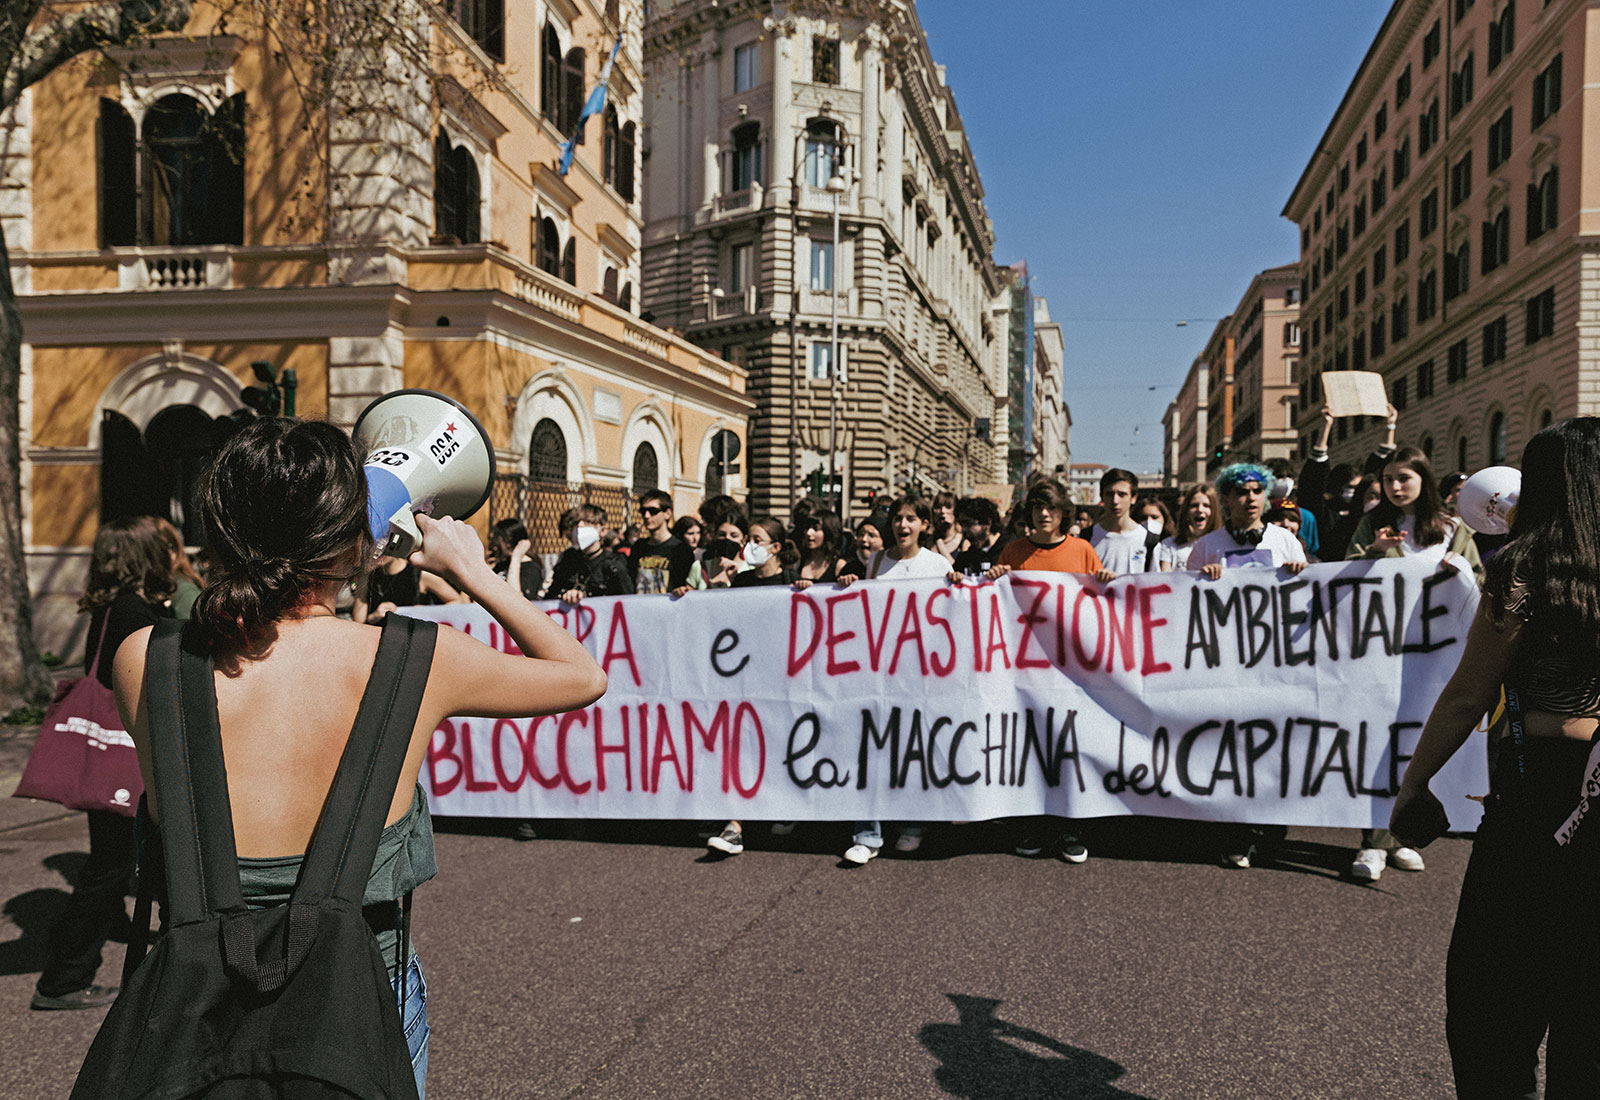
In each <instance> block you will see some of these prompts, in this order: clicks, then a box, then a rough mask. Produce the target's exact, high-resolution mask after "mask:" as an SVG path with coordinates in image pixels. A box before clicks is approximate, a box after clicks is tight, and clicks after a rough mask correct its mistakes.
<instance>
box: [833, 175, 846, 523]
mask: <svg viewBox="0 0 1600 1100" xmlns="http://www.w3.org/2000/svg"><path fill="white" fill-rule="evenodd" d="M848 186H849V184H847V183H846V182H845V178H844V174H843V172H841V171H840V170H839V169H837V168H836V169H835V170H834V173H833V175H831V176H829V177H828V191H829V193H830V194H832V195H833V252H832V253H831V258H830V259H829V261H828V268H829V270H828V284H829V285H828V290H829V291H830V296H831V297H832V299H833V336H832V341H831V344H830V347H829V349H828V488H829V489H830V490H831V491H832V493H833V514H834V515H836V516H843V515H844V502H843V501H842V500H841V499H840V495H841V493H840V486H839V478H838V472H837V469H836V466H837V463H838V458H839V199H840V196H842V195H843V194H844V192H845V188H847V187H848Z"/></svg>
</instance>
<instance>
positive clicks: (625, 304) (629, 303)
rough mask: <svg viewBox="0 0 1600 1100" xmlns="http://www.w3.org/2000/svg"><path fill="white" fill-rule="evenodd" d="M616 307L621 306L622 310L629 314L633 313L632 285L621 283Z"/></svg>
mask: <svg viewBox="0 0 1600 1100" xmlns="http://www.w3.org/2000/svg"><path fill="white" fill-rule="evenodd" d="M617 305H619V306H621V307H622V308H623V309H625V310H627V311H628V312H629V313H632V312H633V284H632V283H623V284H622V293H621V294H619V295H617Z"/></svg>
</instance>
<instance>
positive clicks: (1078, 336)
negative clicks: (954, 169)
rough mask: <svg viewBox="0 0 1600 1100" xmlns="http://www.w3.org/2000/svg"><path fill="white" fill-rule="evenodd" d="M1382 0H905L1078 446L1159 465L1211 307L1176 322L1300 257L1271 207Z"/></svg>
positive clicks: (1373, 26)
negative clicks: (1027, 281) (1020, 280)
mask: <svg viewBox="0 0 1600 1100" xmlns="http://www.w3.org/2000/svg"><path fill="white" fill-rule="evenodd" d="M1389 6H1390V0H1335V2H1331V3H1330V2H1321V3H1308V2H1304V0H1302V2H1299V3H1292V2H1291V3H1285V2H1283V0H1278V2H1275V3H1271V2H1268V0H1224V2H1221V3H1201V2H1196V0H1147V2H1145V3H1138V4H1133V3H1128V2H1127V0H990V2H987V3H980V2H976V0H917V12H918V15H919V16H920V18H921V20H922V24H923V27H924V29H925V30H926V31H927V34H928V42H929V45H930V47H931V49H932V52H933V58H934V60H935V61H936V62H939V63H940V64H943V65H944V66H945V67H946V79H947V82H948V83H949V85H950V87H951V88H952V89H954V91H955V95H956V106H957V108H958V109H959V110H960V112H961V117H962V121H963V123H964V124H965V126H966V129H967V134H968V136H969V140H970V141H971V143H972V148H973V151H974V153H975V154H976V156H977V159H978V171H979V173H980V174H981V176H982V178H983V186H984V190H985V192H986V201H987V203H988V206H989V214H990V217H992V218H993V219H994V224H995V234H996V238H997V239H996V244H995V257H996V259H997V260H999V261H1000V262H1001V263H1011V262H1014V261H1016V260H1021V259H1026V260H1027V262H1028V267H1029V270H1030V271H1031V272H1032V273H1033V276H1034V288H1035V292H1036V293H1039V294H1042V295H1044V296H1045V297H1046V298H1047V299H1048V300H1049V303H1050V312H1051V315H1052V317H1053V319H1055V320H1057V321H1059V322H1061V326H1062V335H1063V337H1064V338H1065V341H1066V371H1065V391H1066V399H1067V403H1068V405H1069V406H1070V407H1071V409H1072V419H1073V426H1072V439H1071V442H1072V460H1073V461H1074V462H1105V463H1107V464H1110V465H1113V466H1128V467H1132V468H1133V469H1135V470H1159V469H1160V467H1161V417H1162V415H1163V413H1164V412H1165V411H1166V408H1167V404H1168V402H1170V401H1171V400H1172V398H1173V396H1174V395H1175V394H1176V393H1177V390H1178V386H1179V384H1180V383H1181V382H1182V381H1183V377H1184V374H1185V372H1186V371H1187V370H1188V367H1189V364H1190V363H1191V362H1192V361H1193V360H1194V358H1195V356H1197V355H1198V354H1199V353H1200V352H1201V350H1202V349H1203V348H1204V346H1205V342H1206V338H1207V337H1208V336H1209V335H1210V333H1211V328H1212V325H1211V323H1210V321H1207V322H1205V323H1199V322H1197V323H1193V324H1190V325H1189V326H1188V327H1186V328H1179V327H1177V325H1176V324H1175V322H1176V321H1177V320H1179V319H1181V318H1209V319H1215V318H1218V317H1221V316H1223V315H1224V314H1225V313H1228V312H1229V311H1231V310H1232V309H1233V307H1234V306H1235V305H1237V304H1238V301H1239V296H1240V295H1241V294H1243V293H1244V291H1245V288H1246V287H1247V286H1248V285H1249V282H1250V279H1251V277H1252V276H1253V275H1254V274H1255V273H1256V272H1258V271H1261V270H1263V269H1265V268H1268V267H1273V266H1276V265H1278V264H1282V263H1288V262H1291V261H1294V260H1296V259H1298V256H1299V242H1298V239H1297V235H1296V231H1295V228H1294V226H1292V225H1291V224H1290V223H1289V222H1288V221H1287V220H1286V219H1284V218H1283V217H1281V216H1280V214H1279V212H1280V211H1281V210H1282V209H1283V206H1284V203H1285V202H1286V201H1287V200H1288V198H1289V192H1290V191H1291V190H1292V189H1293V187H1294V185H1295V182H1296V181H1297V180H1298V179H1299V178H1300V173H1301V171H1302V170H1303V169H1304V168H1305V165H1306V163H1307V161H1308V160H1309V159H1310V156H1311V153H1312V151H1313V150H1314V149H1315V148H1316V147H1317V143H1318V141H1319V140H1320V139H1321V137H1322V133H1323V131H1324V130H1325V129H1326V128H1327V125H1328V122H1329V121H1330V120H1331V119H1332V117H1333V112H1334V110H1335V109H1336V108H1337V107H1338V105H1339V100H1340V99H1341V98H1342V97H1343V96H1344V92H1345V89H1346V88H1347V87H1348V86H1349V83H1350V80H1351V78H1352V77H1354V76H1355V71H1356V67H1357V66H1358V65H1360V63H1361V58H1362V57H1363V56H1364V55H1365V54H1366V51H1367V47H1368V46H1369V45H1370V44H1371V42H1372V39H1373V38H1374V37H1375V36H1376V34H1377V32H1378V28H1379V27H1380V26H1381V25H1382V23H1383V18H1384V16H1385V15H1386V14H1387V13H1388V10H1389ZM1152 386H1154V387H1155V390H1154V391H1152V390H1151V389H1150V388H1149V387H1152ZM1135 429H1137V431H1135Z"/></svg>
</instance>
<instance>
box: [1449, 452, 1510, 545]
mask: <svg viewBox="0 0 1600 1100" xmlns="http://www.w3.org/2000/svg"><path fill="white" fill-rule="evenodd" d="M1521 495H1522V471H1521V470H1518V469H1516V468H1515V467H1512V466H1490V467H1489V468H1488V469H1486V470H1479V471H1478V472H1477V473H1475V474H1473V475H1472V476H1471V477H1469V478H1467V480H1466V481H1464V482H1462V483H1461V494H1460V495H1459V496H1458V497H1456V511H1457V512H1459V513H1461V519H1462V522H1464V523H1465V524H1466V525H1467V526H1468V527H1470V528H1472V529H1473V530H1474V531H1476V532H1478V533H1479V534H1480V535H1504V534H1507V533H1509V532H1510V530H1511V523H1512V521H1513V520H1515V519H1516V518H1517V500H1518V498H1519V497H1520V496H1521Z"/></svg>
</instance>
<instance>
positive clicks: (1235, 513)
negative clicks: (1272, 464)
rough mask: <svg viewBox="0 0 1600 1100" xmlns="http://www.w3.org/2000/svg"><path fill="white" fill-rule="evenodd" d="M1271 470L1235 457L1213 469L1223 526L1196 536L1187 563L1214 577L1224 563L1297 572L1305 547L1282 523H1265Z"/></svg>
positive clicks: (1218, 573)
mask: <svg viewBox="0 0 1600 1100" xmlns="http://www.w3.org/2000/svg"><path fill="white" fill-rule="evenodd" d="M1273 480H1274V479H1273V476H1272V471H1270V470H1268V469H1267V468H1266V467H1265V466H1260V465H1257V464H1256V463H1254V462H1236V463H1234V464H1233V465H1231V466H1224V467H1223V468H1222V470H1221V472H1219V473H1218V474H1217V495H1218V496H1219V497H1221V498H1222V511H1223V525H1222V526H1221V527H1220V528H1218V529H1217V530H1215V531H1213V532H1211V533H1210V534H1209V535H1204V536H1202V537H1201V538H1199V539H1197V540H1196V541H1195V544H1194V551H1193V552H1192V553H1191V554H1190V555H1189V568H1190V569H1194V570H1198V571H1200V572H1202V573H1204V574H1205V575H1206V576H1208V577H1210V578H1211V579H1212V580H1216V579H1217V578H1218V577H1220V576H1222V570H1223V567H1224V566H1230V567H1231V566H1239V565H1270V566H1274V567H1279V566H1281V567H1283V568H1285V569H1288V570H1289V571H1290V572H1292V573H1298V572H1300V570H1302V569H1304V568H1305V567H1306V551H1305V547H1303V546H1301V545H1300V540H1299V539H1297V538H1295V537H1294V536H1293V535H1291V534H1290V533H1289V532H1288V531H1286V530H1284V529H1283V528H1282V527H1278V526H1276V525H1270V524H1268V523H1267V522H1266V510H1267V497H1268V495H1269V494H1270V493H1271V492H1272V485H1273Z"/></svg>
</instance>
